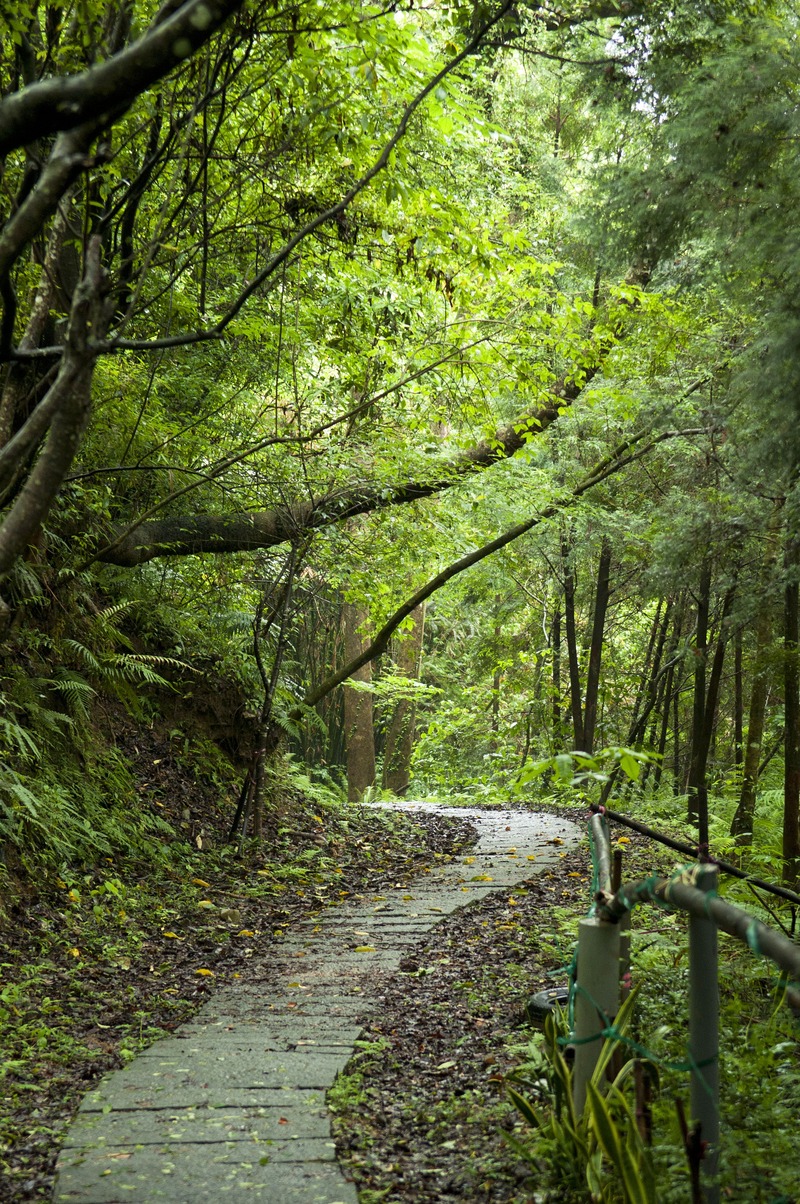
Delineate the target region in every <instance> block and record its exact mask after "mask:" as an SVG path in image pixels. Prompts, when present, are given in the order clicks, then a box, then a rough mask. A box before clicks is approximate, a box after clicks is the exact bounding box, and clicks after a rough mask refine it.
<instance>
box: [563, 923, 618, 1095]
mask: <svg viewBox="0 0 800 1204" xmlns="http://www.w3.org/2000/svg"><path fill="white" fill-rule="evenodd" d="M618 1006H619V925H618V924H612V923H609V921H608V920H600V919H598V918H597V916H589V917H587V918H586V919H584V920H581V921H580V924H579V925H578V985H577V988H576V991H575V1034H574V1036H575V1065H574V1067H573V1072H572V1098H573V1100H574V1102H575V1111H576V1112H577V1114H578V1115H579V1116H580V1114H581V1113H582V1112H583V1105H584V1104H585V1102H586V1084H587V1083H588V1081H589V1079H590V1078H591V1077H592V1072H593V1071H594V1068H595V1066H596V1065H597V1060H598V1058H599V1057H600V1050H601V1047H602V1041H603V1039H602V1037H601V1036H600V1034H601V1033H602V1032H603V1030H604V1029H605V1028H606V1027H607V1026H608V1025H609V1024H611V1023H613V1021H614V1017H615V1016H616V1014H617V1008H618ZM592 1038H594V1039H592Z"/></svg>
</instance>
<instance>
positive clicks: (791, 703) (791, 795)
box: [783, 536, 800, 890]
mask: <svg viewBox="0 0 800 1204" xmlns="http://www.w3.org/2000/svg"><path fill="white" fill-rule="evenodd" d="M785 566H786V573H787V581H786V587H785V597H784V632H783V654H784V677H783V682H784V713H785V716H786V732H785V736H784V740H785V744H784V783H783V880H784V882H785V883H786V885H787V886H788V887H790V888H791V889H793V890H794V889H796V888H797V886H798V885H800V585H798V573H799V571H800V540H798V539H797V538H794V537H791V536H790V537H789V539H788V542H787V545H786V553H785Z"/></svg>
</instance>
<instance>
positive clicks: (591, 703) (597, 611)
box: [583, 539, 611, 754]
mask: <svg viewBox="0 0 800 1204" xmlns="http://www.w3.org/2000/svg"><path fill="white" fill-rule="evenodd" d="M610 596H611V540H610V539H604V540H603V543H602V546H601V548H600V560H599V563H598V567H597V586H596V588H595V594H594V616H593V619H592V639H591V643H590V645H589V664H588V667H587V670H586V701H585V703H584V707H583V748H584V751H585V752H587V753H589V754H591V753H592V752H593V751H594V737H595V729H596V727H597V704H598V698H599V694H600V667H601V663H602V658H603V639H604V637H605V630H606V614H607V613H608V600H609V597H610Z"/></svg>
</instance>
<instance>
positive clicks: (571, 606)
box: [561, 538, 584, 751]
mask: <svg viewBox="0 0 800 1204" xmlns="http://www.w3.org/2000/svg"><path fill="white" fill-rule="evenodd" d="M572 556H573V546H572V540H571V539H566V538H565V539H562V541H561V563H562V565H563V570H564V627H565V629H566V635H567V665H568V668H569V706H570V714H571V715H572V740H573V745H574V747H575V748H576V749H578V750H579V751H580V750H582V749H583V743H584V741H583V706H582V702H581V672H580V665H579V663H578V640H577V636H576V632H575V584H576V583H575V567H574V563H573V559H572Z"/></svg>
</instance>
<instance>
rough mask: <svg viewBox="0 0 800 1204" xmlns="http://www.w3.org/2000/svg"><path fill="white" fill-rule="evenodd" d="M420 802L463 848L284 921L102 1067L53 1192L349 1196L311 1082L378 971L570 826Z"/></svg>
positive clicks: (350, 1200) (275, 1200) (264, 1202)
mask: <svg viewBox="0 0 800 1204" xmlns="http://www.w3.org/2000/svg"><path fill="white" fill-rule="evenodd" d="M398 805H399V806H401V807H403V808H404V809H408V810H410V811H413V810H415V809H422V808H423V804H414V803H401V804H398ZM424 809H425V810H428V811H438V812H439V813H440V814H452V815H455V816H457V817H458V818H462V819H468V820H469V821H470V822H471V823H472V824H474V825H475V827H476V828H477V829H478V832H479V839H478V842H477V844H476V845H475V847H474V848H473V850H472V851H471V853H470V854H469V856H466V855H462V856H459V857H457V858H456V859H455V861H453V862H450V863H449V864H447V865H444V866H438V867H435V868H434V869H432V870H431V871H430V872H429V873H425V874H423V875H421V876H420V877H419V878H417V879H416V880H415V881H414V882H413V883H412V884H411V885H410V886H406V887H403V888H402V889H400V888H398V889H396V890H391V891H388V892H386V893H385V894H384V895H380V896H378V895H375V896H373V897H372V899H371V900H370V901H369V902H363V901H362V902H358V903H356V902H353V903H345V904H343V905H341V906H339V907H335V908H331V909H329V910H328V911H325V912H323V913H321V914H320V915H318V916H317V917H315V918H314V919H313V920H309V921H307V922H306V923H305V924H303V925H299V926H298V927H297V928H296V929H295V930H293V931H292V932H291V933H290V934H288V935H287V937H286V938H285V939H284V940H283V941H281V942H280V944H279V945H278V946H277V947H276V950H275V953H274V956H273V957H271V958H270V960H269V962H264V963H262V966H261V968H260V969H259V967H258V966H257V965H254V966H252V968H251V971H252V972H251V973H249V974H248V978H247V981H246V982H241V983H237V984H236V985H235V986H228V987H224V988H221V989H220V990H218V991H217V992H216V993H215V995H214V997H213V999H211V1000H210V1001H209V1002H208V1003H207V1004H205V1006H204V1007H203V1008H202V1009H201V1010H200V1011H199V1012H198V1013H197V1014H196V1015H195V1016H194V1017H193V1019H192V1020H191V1021H190V1022H189V1023H187V1024H185V1025H183V1026H182V1027H181V1028H179V1029H178V1030H176V1032H175V1034H174V1035H173V1036H171V1037H168V1038H165V1039H164V1040H161V1041H157V1042H156V1043H155V1044H154V1045H152V1046H151V1047H150V1048H149V1049H147V1050H145V1051H144V1053H142V1054H140V1055H139V1056H138V1057H137V1058H136V1059H135V1060H134V1061H133V1062H131V1064H130V1065H129V1066H127V1067H125V1068H124V1069H123V1070H118V1071H116V1072H114V1073H113V1074H111V1075H109V1076H107V1077H106V1078H105V1079H103V1080H102V1081H101V1083H100V1085H99V1086H98V1087H97V1088H96V1089H95V1090H93V1091H91V1092H90V1093H89V1095H88V1096H87V1097H86V1099H85V1100H84V1101H83V1104H82V1106H81V1109H80V1111H79V1113H78V1115H77V1117H76V1119H75V1121H74V1123H73V1125H72V1127H71V1128H70V1130H69V1132H68V1133H67V1138H66V1141H65V1143H64V1148H63V1150H62V1152H61V1156H60V1159H59V1164H58V1178H57V1180H56V1187H55V1194H54V1200H55V1202H56V1204H66V1202H67V1201H72V1202H77V1204H119V1202H121V1201H130V1202H132V1204H150V1202H151V1201H169V1202H170V1204H211V1202H212V1201H214V1202H218V1201H224V1200H230V1201H232V1202H234V1204H239V1202H240V1201H241V1202H243V1204H246V1202H248V1201H251V1200H253V1201H259V1202H260V1204H357V1201H358V1196H357V1194H356V1190H355V1187H354V1186H353V1185H352V1184H351V1183H350V1182H349V1181H348V1180H347V1179H346V1178H345V1176H344V1174H343V1173H342V1171H341V1170H340V1169H339V1166H338V1164H337V1162H336V1151H335V1148H334V1143H333V1139H332V1136H331V1126H330V1118H329V1114H328V1112H327V1109H326V1107H325V1095H326V1092H327V1090H328V1088H329V1087H330V1086H331V1085H332V1083H333V1081H334V1079H335V1078H336V1076H337V1074H338V1073H339V1072H340V1071H342V1070H343V1069H344V1067H345V1066H346V1064H347V1062H348V1061H349V1059H350V1057H351V1055H352V1052H353V1042H354V1041H355V1040H357V1038H358V1036H359V1033H360V1031H361V1028H362V1021H363V1020H365V1019H366V1018H368V1017H369V1016H370V1014H371V1013H373V1012H374V1010H375V1008H376V1007H377V1004H376V1003H375V999H374V997H375V995H376V994H377V993H378V990H379V988H380V984H381V982H382V981H383V980H384V979H385V978H386V977H387V976H388V975H390V974H391V973H393V972H394V971H395V970H396V969H397V967H398V963H399V962H400V961H401V959H402V958H403V956H404V955H406V954H407V953H408V951H409V948H410V947H411V946H413V945H415V944H416V943H417V942H418V941H419V940H421V939H422V938H423V937H424V936H425V935H426V933H428V932H429V931H430V930H431V929H432V928H433V927H434V925H435V924H437V923H438V922H439V921H440V920H441V919H442V917H443V916H446V915H449V914H450V913H451V912H453V911H455V910H456V909H457V908H459V907H463V906H464V905H465V904H466V903H469V902H472V901H474V900H476V899H481V898H483V897H485V895H486V892H487V891H492V890H497V889H500V888H504V887H506V888H507V887H513V886H515V885H517V884H518V883H520V882H522V881H524V880H525V879H527V878H531V877H532V876H534V875H535V874H536V873H537V872H539V871H541V870H542V869H543V868H545V867H546V866H548V865H551V864H552V863H553V862H555V861H557V860H558V858H559V854H560V853H561V852H563V851H564V849H565V848H566V847H571V846H573V845H574V844H576V843H577V841H578V840H579V839H580V836H581V830H580V828H579V827H578V825H577V824H574V823H571V822H570V821H568V820H564V819H558V818H556V817H554V816H552V815H544V814H539V813H531V812H526V811H496V810H492V811H484V810H481V809H479V808H452V809H450V808H447V807H444V806H433V805H428V804H425V805H424Z"/></svg>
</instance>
